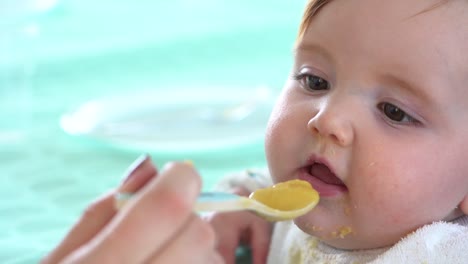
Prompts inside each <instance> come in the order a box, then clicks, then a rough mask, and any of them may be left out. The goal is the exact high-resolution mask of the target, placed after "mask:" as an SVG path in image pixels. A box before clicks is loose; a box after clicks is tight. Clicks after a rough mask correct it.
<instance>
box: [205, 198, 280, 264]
mask: <svg viewBox="0 0 468 264" xmlns="http://www.w3.org/2000/svg"><path fill="white" fill-rule="evenodd" d="M233 192H234V193H236V194H238V195H243V196H248V195H249V193H247V192H246V191H245V190H243V189H236V190H233ZM204 219H205V221H207V222H209V223H210V224H211V225H212V227H213V229H214V230H215V233H216V237H217V250H218V252H219V254H221V256H222V257H223V259H224V261H225V262H226V263H227V264H234V263H235V261H236V249H237V248H238V247H239V246H240V245H247V246H248V247H250V249H251V252H252V263H253V264H263V263H266V261H267V257H268V251H269V248H270V240H271V234H272V229H273V224H272V223H270V222H267V221H266V220H264V219H262V218H260V217H259V216H257V215H255V214H253V213H251V212H246V211H242V212H230V213H214V214H209V215H207V216H205V217H204ZM226 227H228V228H226Z"/></svg>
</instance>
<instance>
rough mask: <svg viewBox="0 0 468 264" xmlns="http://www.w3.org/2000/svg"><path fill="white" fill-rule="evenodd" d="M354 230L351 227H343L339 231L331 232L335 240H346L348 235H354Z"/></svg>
mask: <svg viewBox="0 0 468 264" xmlns="http://www.w3.org/2000/svg"><path fill="white" fill-rule="evenodd" d="M352 233H353V229H352V228H351V227H349V226H342V227H340V228H339V229H338V231H333V232H331V236H332V237H333V238H345V237H346V236H347V235H349V234H352Z"/></svg>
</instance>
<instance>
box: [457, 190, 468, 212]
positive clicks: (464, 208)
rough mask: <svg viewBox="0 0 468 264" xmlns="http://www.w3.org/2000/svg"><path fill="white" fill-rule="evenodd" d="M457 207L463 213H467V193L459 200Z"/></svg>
mask: <svg viewBox="0 0 468 264" xmlns="http://www.w3.org/2000/svg"><path fill="white" fill-rule="evenodd" d="M459 208H460V210H462V212H463V213H464V214H465V215H468V194H466V196H465V198H463V200H462V201H461V203H460V205H459Z"/></svg>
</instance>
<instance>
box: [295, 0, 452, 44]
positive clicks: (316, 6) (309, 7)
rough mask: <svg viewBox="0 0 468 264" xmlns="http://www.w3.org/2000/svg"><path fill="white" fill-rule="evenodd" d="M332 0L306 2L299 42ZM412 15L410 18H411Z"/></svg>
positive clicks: (439, 4) (427, 10)
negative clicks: (319, 12) (319, 13)
mask: <svg viewBox="0 0 468 264" xmlns="http://www.w3.org/2000/svg"><path fill="white" fill-rule="evenodd" d="M331 1H332V0H309V1H308V2H307V4H306V7H305V11H304V14H303V16H302V19H301V24H300V25H299V34H298V36H297V40H296V42H297V43H299V42H300V41H301V40H302V38H303V37H304V34H305V32H306V30H307V28H308V27H309V25H310V22H311V20H312V18H313V17H314V16H315V15H316V14H317V12H318V11H319V10H320V9H321V8H322V7H323V6H324V5H326V4H328V3H329V2H331ZM449 1H450V0H440V1H437V2H436V3H434V4H432V5H431V6H429V7H427V8H425V9H424V10H422V11H421V12H418V13H416V14H414V15H413V16H411V17H414V16H417V15H420V14H423V13H426V12H429V11H431V10H434V9H436V8H438V7H440V6H442V5H444V4H446V3H447V2H449ZM411 17H410V18H411Z"/></svg>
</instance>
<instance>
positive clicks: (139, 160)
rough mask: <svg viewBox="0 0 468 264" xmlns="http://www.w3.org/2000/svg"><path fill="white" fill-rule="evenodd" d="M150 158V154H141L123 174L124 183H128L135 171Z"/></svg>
mask: <svg viewBox="0 0 468 264" xmlns="http://www.w3.org/2000/svg"><path fill="white" fill-rule="evenodd" d="M148 159H149V155H148V154H143V155H141V156H139V157H138V158H137V159H136V160H135V161H134V162H133V163H132V164H131V165H130V166H129V167H128V169H127V171H126V172H125V174H124V176H123V180H122V184H124V183H126V182H127V181H128V180H130V179H131V178H132V176H133V175H135V174H134V172H135V171H137V170H138V169H139V168H140V167H141V166H142V165H143V164H144V163H145V162H146V161H147V160H148Z"/></svg>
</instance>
